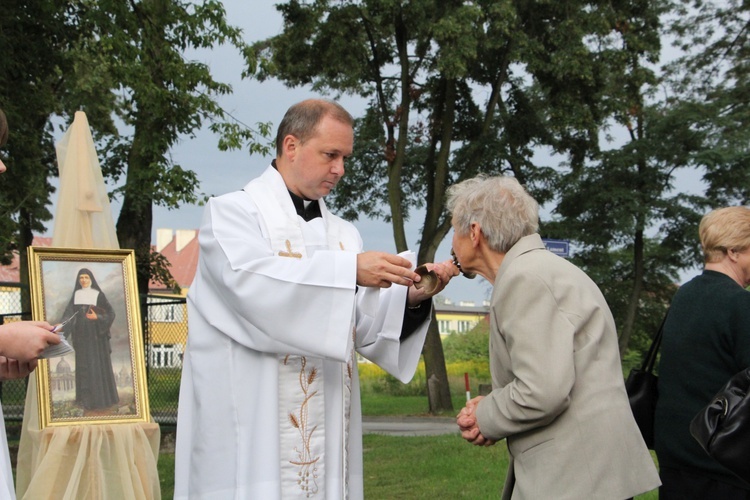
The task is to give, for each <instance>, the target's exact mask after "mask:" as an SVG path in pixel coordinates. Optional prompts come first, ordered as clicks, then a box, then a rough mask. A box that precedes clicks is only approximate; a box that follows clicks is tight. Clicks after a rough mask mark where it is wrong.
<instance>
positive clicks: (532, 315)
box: [448, 177, 659, 499]
mask: <svg viewBox="0 0 750 500" xmlns="http://www.w3.org/2000/svg"><path fill="white" fill-rule="evenodd" d="M448 209H449V210H450V212H451V214H452V216H453V229H454V236H453V249H454V251H455V254H456V258H457V260H458V262H459V263H460V266H461V270H462V271H464V272H473V273H477V274H480V275H481V276H483V277H484V278H485V279H487V280H488V281H489V282H490V283H493V292H492V298H491V304H490V371H491V374H492V392H491V393H490V394H489V395H488V396H486V397H481V396H480V397H477V398H474V399H472V400H471V401H469V402H468V403H467V405H466V407H465V408H463V409H462V410H461V412H460V413H459V414H458V417H457V423H458V425H459V427H460V428H461V435H462V437H463V438H464V439H466V440H467V441H469V442H471V443H473V444H476V445H483V446H488V445H491V444H494V443H495V442H497V441H498V440H501V439H503V438H506V439H507V443H508V450H509V452H510V466H509V468H508V475H507V478H506V481H505V487H504V490H503V498H531V499H534V498H540V499H541V498H555V499H565V498H570V499H580V498H607V499H625V498H630V497H633V496H635V495H638V494H640V493H643V492H645V491H648V490H651V489H654V488H656V487H657V486H659V477H658V474H657V471H656V467H655V466H654V462H653V460H652V459H651V455H650V454H649V451H648V449H647V448H646V445H645V444H644V442H643V439H642V437H641V434H640V432H639V430H638V427H637V426H636V423H635V421H634V419H633V415H632V412H631V410H630V405H629V403H628V397H627V394H626V392H625V386H624V382H623V376H622V368H621V365H620V355H619V350H618V346H617V331H616V329H615V323H614V320H613V318H612V314H611V312H610V310H609V307H608V306H607V302H606V301H605V299H604V296H603V295H602V293H601V291H600V290H599V288H598V287H597V286H596V284H594V282H593V281H592V280H591V279H590V278H589V277H588V276H587V275H586V274H585V273H584V272H583V271H581V270H580V269H578V268H577V267H576V266H574V265H573V264H571V263H570V262H568V261H567V260H565V259H563V258H560V257H558V256H556V255H554V254H553V253H551V252H549V251H547V250H546V249H545V247H544V243H543V242H542V239H541V238H540V236H539V234H537V230H538V226H539V217H538V212H539V207H538V204H537V203H536V201H535V200H534V199H533V198H532V197H531V196H530V195H529V194H528V193H527V192H526V191H525V190H524V188H523V187H522V186H521V185H520V184H519V183H518V181H517V180H516V179H515V178H512V177H477V178H474V179H470V180H467V181H464V182H462V183H460V184H457V185H455V186H452V187H451V188H450V189H449V191H448Z"/></svg>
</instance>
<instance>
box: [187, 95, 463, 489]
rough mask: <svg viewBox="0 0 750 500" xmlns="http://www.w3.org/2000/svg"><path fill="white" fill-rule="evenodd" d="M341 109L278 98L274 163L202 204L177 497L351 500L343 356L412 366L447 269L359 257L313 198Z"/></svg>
mask: <svg viewBox="0 0 750 500" xmlns="http://www.w3.org/2000/svg"><path fill="white" fill-rule="evenodd" d="M353 138H354V133H353V119H352V117H351V115H350V114H349V113H348V112H347V111H346V110H345V109H344V108H342V107H341V106H340V105H339V104H337V103H335V102H332V101H326V100H319V99H310V100H306V101H303V102H301V103H298V104H296V105H294V106H292V107H291V108H290V109H289V110H288V111H287V113H286V114H285V116H284V118H283V120H282V122H281V124H280V125H279V130H278V132H277V137H276V150H277V154H276V159H275V160H274V161H273V162H272V163H271V165H270V166H269V167H268V169H267V170H266V171H265V172H264V173H263V174H262V175H261V176H260V177H258V178H256V179H254V180H252V181H251V182H250V183H249V184H247V185H246V186H245V188H244V189H243V190H241V191H237V192H233V193H230V194H227V195H223V196H220V197H217V198H214V199H212V200H210V201H209V203H208V205H207V207H206V211H205V215H204V220H203V222H202V225H201V228H200V233H199V237H198V238H199V242H200V260H199V266H198V273H197V275H196V278H195V281H194V283H193V285H192V287H191V289H190V292H189V294H188V318H189V334H188V345H187V349H186V351H185V357H184V360H183V371H182V385H181V388H180V400H179V413H178V423H177V445H176V464H175V498H178V499H183V498H185V499H187V498H191V499H196V498H202V499H209V498H210V499H224V498H227V499H243V498H248V499H250V498H263V499H281V498H284V499H287V498H325V499H341V498H353V499H357V498H362V497H363V480H362V439H361V437H362V428H361V422H362V418H361V411H360V404H359V383H358V378H357V359H356V355H357V353H359V354H360V355H362V356H364V357H365V358H367V359H370V360H371V361H373V362H375V363H377V364H378V365H380V366H381V367H382V368H383V369H385V370H386V371H388V372H389V373H391V374H392V375H393V376H395V377H396V378H398V379H399V380H401V381H402V382H408V381H409V380H410V379H411V377H412V376H413V374H414V372H415V370H416V366H417V363H418V361H419V356H420V353H421V350H422V345H423V343H424V339H425V335H426V331H427V326H428V322H429V318H430V312H431V308H432V301H431V300H430V297H431V296H432V295H435V294H436V293H438V292H440V291H441V290H442V289H443V288H444V287H445V285H446V284H447V283H448V281H449V280H450V279H451V277H453V276H455V275H457V274H458V269H457V268H456V267H455V266H454V265H453V264H452V263H451V261H450V260H448V261H445V262H442V263H436V264H428V265H427V267H428V269H429V270H432V271H434V272H435V274H436V275H437V278H438V285H437V286H436V287H430V288H429V289H428V288H427V287H418V286H415V285H418V283H419V281H420V280H421V278H420V275H419V274H417V273H416V272H415V271H414V266H415V264H416V262H415V258H414V254H413V253H411V252H405V253H404V254H401V255H392V254H388V253H384V252H372V251H371V252H363V249H362V239H361V237H360V234H359V232H358V231H357V230H356V229H355V227H354V226H353V225H352V224H350V223H349V222H346V221H344V220H342V219H340V218H339V217H337V216H335V215H333V214H332V213H330V212H329V211H328V209H327V208H326V205H325V203H324V201H323V197H324V196H325V195H327V194H328V193H329V192H330V191H331V190H332V189H333V188H334V187H335V186H336V184H337V182H338V181H339V180H340V179H341V177H342V176H343V175H344V162H345V160H346V158H347V157H348V156H349V155H350V154H351V153H352V148H353Z"/></svg>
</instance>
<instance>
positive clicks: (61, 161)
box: [16, 111, 161, 500]
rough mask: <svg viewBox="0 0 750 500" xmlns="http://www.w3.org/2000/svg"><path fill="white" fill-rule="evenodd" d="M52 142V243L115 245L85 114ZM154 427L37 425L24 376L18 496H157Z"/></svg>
mask: <svg viewBox="0 0 750 500" xmlns="http://www.w3.org/2000/svg"><path fill="white" fill-rule="evenodd" d="M56 146H57V160H58V166H59V169H60V191H59V196H58V206H57V211H56V214H55V220H54V232H53V236H52V245H53V246H55V247H68V248H100V249H118V248H120V245H119V243H118V241H117V235H116V233H115V225H114V220H113V217H112V212H111V209H110V205H109V199H108V198H107V190H106V187H105V185H104V179H103V178H102V172H101V167H100V165H99V160H98V158H97V155H96V150H95V149H94V141H93V138H92V136H91V130H90V128H89V123H88V120H87V118H86V114H85V113H83V112H82V111H79V112H77V113H76V114H75V119H74V120H73V124H72V125H71V126H70V128H69V129H68V131H67V132H66V134H65V135H64V136H63V138H62V139H61V140H60V142H59V143H58V144H57V145H56ZM160 438H161V432H160V429H159V425H158V424H156V423H153V422H149V423H135V424H112V425H109V424H102V425H71V426H64V427H47V428H46V429H43V430H40V428H39V406H38V402H37V381H36V377H35V376H34V374H32V376H30V377H29V385H28V388H27V391H26V406H25V409H24V420H23V427H22V430H21V442H20V445H19V450H18V464H17V467H16V478H17V479H16V494H17V497H18V498H19V499H38V498H44V499H82V500H86V499H91V500H100V499H103V498H117V499H123V500H130V499H133V500H135V499H159V498H161V489H160V485H159V475H158V472H157V468H156V462H157V460H158V457H159V444H160Z"/></svg>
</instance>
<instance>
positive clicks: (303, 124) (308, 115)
mask: <svg viewBox="0 0 750 500" xmlns="http://www.w3.org/2000/svg"><path fill="white" fill-rule="evenodd" d="M326 116H330V117H331V118H333V119H334V120H337V121H340V122H341V123H345V124H347V125H349V126H351V127H354V118H352V115H350V114H349V112H348V111H347V110H345V109H344V107H343V106H341V104H339V103H337V102H334V101H328V100H326V99H307V100H305V101H302V102H298V103H297V104H294V105H293V106H292V107H291V108H289V109H288V110H287V112H286V113H285V114H284V118H283V119H282V120H281V123H279V130H278V131H277V132H276V156H277V157H280V156H281V151H282V148H283V146H284V137H286V136H288V135H293V136H294V137H296V138H297V139H299V140H300V142H302V143H304V142H305V141H307V140H308V139H310V138H311V137H312V136H313V135H314V134H315V131H316V130H317V128H318V124H319V123H320V121H321V120H322V119H323V118H324V117H326Z"/></svg>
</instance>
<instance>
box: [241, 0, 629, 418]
mask: <svg viewBox="0 0 750 500" xmlns="http://www.w3.org/2000/svg"><path fill="white" fill-rule="evenodd" d="M632 4H635V2H632ZM631 7H632V6H631V2H627V1H625V2H616V3H614V4H613V3H611V2H578V1H573V2H520V1H511V0H506V1H501V2H497V1H479V2H463V1H451V2H437V1H431V0H415V1H411V2H407V3H403V2H395V1H392V0H365V1H352V0H349V1H337V2H331V1H328V0H316V1H312V2H309V3H301V2H299V1H294V0H293V1H290V2H286V3H284V4H280V5H279V6H278V9H279V10H280V11H281V13H282V15H283V17H284V30H283V32H282V33H281V34H279V35H278V36H275V37H272V38H270V39H268V40H265V41H262V42H259V43H257V44H256V45H255V46H254V48H255V50H256V51H257V53H258V57H259V58H260V64H259V71H258V72H257V73H256V75H257V77H258V78H260V79H261V80H262V79H265V78H269V77H276V78H279V79H281V80H282V81H284V82H285V83H286V84H288V85H290V86H297V85H311V86H312V88H313V89H314V90H317V91H323V92H332V93H344V92H348V93H353V94H357V95H361V96H364V97H367V98H369V103H368V106H367V109H366V111H365V114H364V116H363V117H361V118H360V119H359V120H358V122H357V127H356V130H355V133H356V147H355V153H354V155H353V157H352V159H351V160H350V162H349V164H348V165H347V172H348V173H347V176H346V177H344V180H343V181H342V182H341V183H340V184H339V187H338V188H337V191H336V192H335V194H334V196H333V197H332V200H331V201H330V205H331V206H332V207H333V208H334V209H336V210H338V211H340V212H342V213H343V215H344V216H345V217H347V218H350V219H356V218H357V217H358V216H359V215H366V216H370V217H382V218H384V219H385V220H386V221H389V222H391V223H392V224H393V234H394V240H395V243H396V247H397V249H398V250H404V249H406V246H407V243H406V241H407V240H406V235H405V230H404V221H405V220H407V219H408V218H409V217H410V215H411V211H413V210H415V209H418V210H422V211H423V212H424V219H423V225H422V230H421V240H420V246H419V250H418V261H420V262H424V261H432V260H434V257H435V252H436V249H437V247H438V244H439V243H440V242H441V241H442V240H443V239H444V238H445V236H446V235H447V233H448V231H449V229H450V220H449V218H448V216H447V214H446V212H445V193H446V189H447V187H448V186H450V185H451V184H453V183H455V182H459V181H461V180H463V179H466V178H469V177H473V176H474V175H476V174H477V173H479V172H485V173H490V174H497V173H503V172H507V173H512V175H515V176H516V177H517V178H518V179H519V180H520V181H521V182H522V183H524V184H526V186H527V187H528V189H529V190H530V191H531V193H532V194H533V195H534V196H535V197H536V198H537V200H538V201H540V202H541V203H545V202H547V201H550V200H551V199H552V194H553V193H552V187H553V186H554V183H553V182H552V181H553V180H554V179H555V176H556V174H555V172H554V169H553V168H551V167H548V166H547V167H545V166H539V165H536V164H535V163H534V162H533V161H532V160H531V158H532V156H533V151H534V148H537V147H539V146H542V145H546V146H548V147H550V148H552V149H554V150H555V151H556V152H558V153H561V154H567V155H569V156H570V157H571V164H572V165H574V166H575V167H576V168H579V167H580V166H581V165H583V162H584V160H585V158H586V155H587V154H589V153H590V152H591V151H592V150H595V149H596V147H597V144H598V132H599V130H600V127H601V126H602V125H603V124H604V121H605V119H606V118H607V117H608V116H609V114H608V113H609V108H608V100H607V98H608V96H607V94H606V93H605V92H606V91H607V90H611V89H612V82H613V81H614V80H615V79H616V77H617V76H619V75H621V74H622V70H621V68H622V66H623V65H624V62H623V60H622V58H620V59H618V58H617V55H618V54H620V53H621V52H622V49H621V48H620V47H615V46H613V44H612V43H611V42H608V41H609V39H610V38H612V37H621V36H622V33H618V32H617V26H618V25H617V23H618V22H619V21H618V20H620V19H623V18H627V15H628V12H627V9H629V8H631ZM251 61H252V62H253V63H254V62H255V60H254V59H251ZM613 64H614V65H615V67H614V68H611V66H612V65H613ZM424 357H425V368H426V372H427V377H428V379H429V378H430V377H432V376H433V375H434V376H435V377H437V379H438V380H439V381H440V382H441V383H442V387H441V392H440V394H439V395H431V397H430V411H433V412H435V411H439V410H445V409H450V408H451V407H452V405H451V402H450V397H449V396H450V394H449V388H448V386H447V375H446V372H445V361H444V356H443V352H442V346H441V344H440V338H439V335H438V332H437V328H436V326H435V325H434V321H433V325H432V327H431V330H430V332H429V333H428V339H427V341H426V344H425V349H424Z"/></svg>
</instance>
